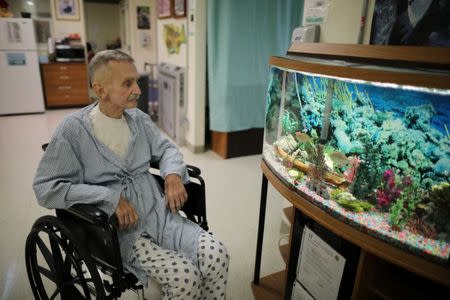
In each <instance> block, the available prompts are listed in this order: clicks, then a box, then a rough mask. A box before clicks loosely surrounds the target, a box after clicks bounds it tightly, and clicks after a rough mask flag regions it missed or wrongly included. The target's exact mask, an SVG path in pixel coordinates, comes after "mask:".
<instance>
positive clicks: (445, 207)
mask: <svg viewBox="0 0 450 300" xmlns="http://www.w3.org/2000/svg"><path fill="white" fill-rule="evenodd" d="M425 202H426V208H425V211H426V215H425V218H424V219H425V220H426V221H427V222H429V223H432V224H434V225H436V228H437V230H438V231H440V232H444V233H446V234H447V239H449V240H450V183H448V182H441V183H439V184H436V185H434V186H433V187H432V188H431V191H430V192H429V193H428V196H427V197H425Z"/></svg>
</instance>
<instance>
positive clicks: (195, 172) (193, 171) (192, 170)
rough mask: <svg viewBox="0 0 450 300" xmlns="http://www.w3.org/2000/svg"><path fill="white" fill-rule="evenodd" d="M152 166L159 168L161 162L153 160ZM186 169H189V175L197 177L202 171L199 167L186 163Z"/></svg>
mask: <svg viewBox="0 0 450 300" xmlns="http://www.w3.org/2000/svg"><path fill="white" fill-rule="evenodd" d="M150 167H152V168H153V169H159V163H158V162H152V163H150ZM186 169H187V171H188V174H189V176H191V177H197V176H199V175H200V174H201V173H202V172H201V171H200V169H199V168H197V167H195V166H193V165H186Z"/></svg>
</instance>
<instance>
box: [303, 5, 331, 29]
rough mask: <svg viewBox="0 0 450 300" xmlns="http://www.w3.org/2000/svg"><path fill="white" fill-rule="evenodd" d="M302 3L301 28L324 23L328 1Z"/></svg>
mask: <svg viewBox="0 0 450 300" xmlns="http://www.w3.org/2000/svg"><path fill="white" fill-rule="evenodd" d="M304 3H305V4H304V9H303V23H302V26H306V25H319V24H323V23H326V21H327V17H328V8H329V7H330V0H305V2H304Z"/></svg>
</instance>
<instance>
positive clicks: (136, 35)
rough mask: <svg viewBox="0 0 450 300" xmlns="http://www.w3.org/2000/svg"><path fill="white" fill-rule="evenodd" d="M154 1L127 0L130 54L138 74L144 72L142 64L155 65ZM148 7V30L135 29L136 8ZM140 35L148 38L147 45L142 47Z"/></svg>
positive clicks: (155, 23)
mask: <svg viewBox="0 0 450 300" xmlns="http://www.w3.org/2000/svg"><path fill="white" fill-rule="evenodd" d="M156 3H157V1H156V0H129V12H130V23H129V28H130V32H129V33H128V34H129V35H130V47H131V49H130V54H131V56H132V57H133V58H134V59H135V64H136V68H137V70H138V72H139V73H142V72H144V63H146V62H148V63H154V64H155V63H157V51H158V50H157V45H156V44H157V43H158V41H157V39H156V28H157V22H156ZM138 6H149V7H150V29H149V30H147V29H138V28H137V7H138ZM142 35H145V36H146V37H147V38H148V45H146V46H145V45H143V43H142Z"/></svg>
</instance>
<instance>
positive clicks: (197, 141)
mask: <svg viewBox="0 0 450 300" xmlns="http://www.w3.org/2000/svg"><path fill="white" fill-rule="evenodd" d="M206 2H207V0H195V1H189V3H191V4H194V7H188V14H187V15H188V20H189V21H188V30H187V31H188V33H187V54H188V55H187V80H188V96H187V97H188V98H187V99H188V107H187V119H188V122H189V126H188V131H187V134H186V142H187V146H188V148H190V149H191V150H192V151H193V152H201V151H203V150H204V147H205V105H206ZM191 16H192V17H191Z"/></svg>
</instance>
